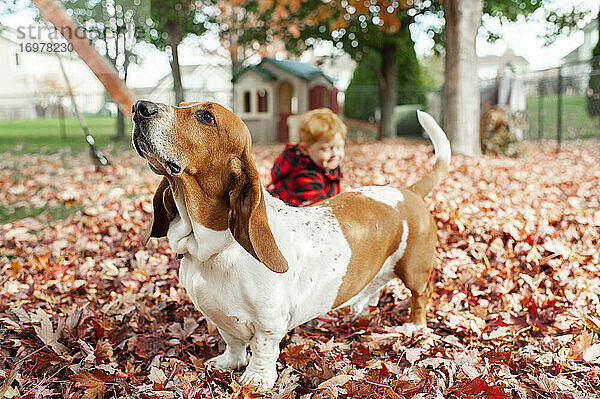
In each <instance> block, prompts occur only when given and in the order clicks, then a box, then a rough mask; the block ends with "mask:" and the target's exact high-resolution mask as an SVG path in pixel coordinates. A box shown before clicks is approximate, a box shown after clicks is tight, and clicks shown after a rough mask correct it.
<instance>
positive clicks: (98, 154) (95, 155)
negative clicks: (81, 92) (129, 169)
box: [50, 36, 108, 166]
mask: <svg viewBox="0 0 600 399" xmlns="http://www.w3.org/2000/svg"><path fill="white" fill-rule="evenodd" d="M50 43H52V45H54V40H52V36H50ZM54 54H56V58H57V59H58V65H59V66H60V70H61V72H62V75H63V78H64V79H65V83H66V84H67V91H68V92H69V96H70V97H71V103H72V104H73V108H74V109H75V113H76V114H77V118H79V124H80V125H81V129H82V130H83V135H84V136H85V141H87V143H88V145H89V146H90V155H91V156H92V159H93V160H94V161H96V162H97V163H98V164H99V165H102V166H106V165H108V158H106V156H105V155H104V154H103V153H102V151H100V150H99V149H98V147H96V141H95V140H94V138H93V137H92V135H91V134H90V131H89V130H88V125H87V121H86V120H85V116H84V115H83V112H81V110H80V109H79V106H78V105H77V101H76V100H75V94H74V93H73V87H72V86H71V81H70V80H69V76H68V75H67V71H66V69H65V66H64V64H63V62H62V57H61V56H60V54H59V53H58V52H56V53H54ZM61 106H62V104H61Z"/></svg>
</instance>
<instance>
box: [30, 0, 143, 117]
mask: <svg viewBox="0 0 600 399" xmlns="http://www.w3.org/2000/svg"><path fill="white" fill-rule="evenodd" d="M32 1H33V3H34V4H35V6H36V7H37V8H38V9H39V10H40V13H41V15H42V18H44V19H45V20H47V21H49V22H50V23H52V25H54V27H55V28H56V30H58V31H59V32H60V33H61V34H62V35H63V36H64V38H65V39H67V41H68V42H69V43H71V44H72V45H73V49H74V50H75V51H76V52H77V54H78V55H79V58H81V59H82V60H83V62H85V63H86V64H87V66H88V67H89V68H90V69H91V70H92V72H94V75H96V76H97V77H98V79H99V80H100V82H102V85H103V86H104V88H105V89H106V91H107V92H108V94H109V95H110V96H111V97H112V99H113V100H115V102H116V103H117V105H118V106H119V109H120V110H121V112H122V113H123V114H124V115H127V116H128V117H129V118H131V106H132V105H133V96H132V94H131V92H130V91H129V89H128V88H127V86H125V83H124V82H123V81H122V80H121V79H119V74H118V72H117V70H116V69H115V67H114V66H113V65H112V64H111V63H110V62H109V61H108V60H107V59H106V58H105V57H103V56H101V55H100V54H98V52H97V51H96V49H94V47H93V46H92V44H91V43H90V41H89V39H88V38H87V37H86V36H85V30H84V29H83V28H82V27H81V26H80V25H79V24H78V23H77V22H75V20H73V18H71V16H70V15H69V14H67V10H66V9H65V7H64V6H63V5H62V3H61V2H60V1H59V0H32Z"/></svg>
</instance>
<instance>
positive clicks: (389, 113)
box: [377, 42, 398, 139]
mask: <svg viewBox="0 0 600 399" xmlns="http://www.w3.org/2000/svg"><path fill="white" fill-rule="evenodd" d="M380 54H381V69H380V70H379V71H378V73H377V77H378V78H379V106H380V109H381V116H380V120H379V131H378V132H377V138H378V139H382V138H384V137H395V136H396V123H395V120H394V107H395V106H396V104H397V102H398V87H397V86H398V53H397V44H396V43H395V42H386V43H385V44H384V45H383V49H382V50H381V53H380Z"/></svg>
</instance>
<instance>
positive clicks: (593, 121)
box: [524, 58, 600, 143]
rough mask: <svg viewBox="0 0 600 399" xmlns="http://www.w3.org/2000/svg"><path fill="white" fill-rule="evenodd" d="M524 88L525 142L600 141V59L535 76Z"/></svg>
mask: <svg viewBox="0 0 600 399" xmlns="http://www.w3.org/2000/svg"><path fill="white" fill-rule="evenodd" d="M524 87H525V93H526V105H527V108H526V120H527V123H528V125H529V127H528V129H527V130H526V132H525V139H529V140H543V139H555V140H557V141H558V142H559V143H560V142H561V141H563V140H573V139H585V138H600V58H595V59H591V60H585V61H580V62H570V63H565V64H563V65H561V66H560V67H558V68H551V69H547V70H543V71H537V72H534V73H531V74H529V75H528V76H527V77H526V78H525V79H524Z"/></svg>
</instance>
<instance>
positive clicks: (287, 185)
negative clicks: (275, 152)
mask: <svg viewBox="0 0 600 399" xmlns="http://www.w3.org/2000/svg"><path fill="white" fill-rule="evenodd" d="M346 130H347V129H346V125H344V122H342V120H341V119H340V118H339V117H338V116H337V115H336V114H334V113H333V112H332V111H331V110H330V109H328V108H319V109H315V110H312V111H309V112H307V113H305V114H304V115H302V116H301V117H300V121H299V124H298V136H299V141H300V143H299V144H293V143H290V144H287V145H286V146H285V149H284V150H283V152H282V153H281V154H280V155H279V157H277V159H276V160H275V164H274V165H273V168H272V169H271V178H272V179H273V183H272V184H271V186H269V189H268V190H269V192H270V193H271V194H272V195H273V196H275V197H277V198H279V199H281V200H283V201H284V202H285V203H286V204H288V205H293V206H305V205H311V204H314V203H315V202H318V201H321V200H324V199H327V198H329V197H332V196H334V195H336V194H338V193H339V192H340V179H341V178H342V172H341V170H340V163H341V161H342V159H343V158H344V143H345V139H346Z"/></svg>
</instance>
